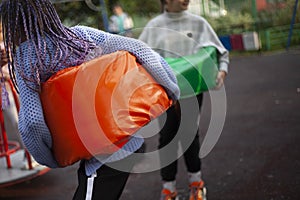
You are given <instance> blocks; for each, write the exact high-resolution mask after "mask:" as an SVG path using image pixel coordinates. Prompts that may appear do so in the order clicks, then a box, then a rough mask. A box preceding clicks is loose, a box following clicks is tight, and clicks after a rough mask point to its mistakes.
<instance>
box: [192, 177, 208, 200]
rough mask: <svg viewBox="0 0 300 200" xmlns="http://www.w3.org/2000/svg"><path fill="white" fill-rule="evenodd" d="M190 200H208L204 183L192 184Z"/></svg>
mask: <svg viewBox="0 0 300 200" xmlns="http://www.w3.org/2000/svg"><path fill="white" fill-rule="evenodd" d="M189 200H206V188H205V187H204V182H203V181H200V182H193V183H191V184H190V198H189Z"/></svg>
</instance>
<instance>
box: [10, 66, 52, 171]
mask: <svg viewBox="0 0 300 200" xmlns="http://www.w3.org/2000/svg"><path fill="white" fill-rule="evenodd" d="M24 65H26V63H24ZM25 69H26V68H25ZM16 76H17V84H18V87H19V91H20V95H19V98H20V103H21V107H20V112H19V124H18V126H19V131H20V134H21V138H22V141H23V143H24V145H25V147H26V148H27V149H28V151H29V153H30V154H31V155H32V156H33V157H34V159H35V160H36V161H37V162H38V163H40V164H42V165H46V166H48V167H51V168H56V167H58V165H57V162H56V160H55V159H54V157H53V154H52V151H51V147H52V138H51V135H50V131H49V129H48V127H47V125H46V123H45V120H44V116H43V110H42V105H41V101H40V98H39V94H38V92H35V91H34V90H32V89H30V88H29V87H27V85H26V83H25V82H24V80H23V78H22V77H20V75H19V74H18V73H16Z"/></svg>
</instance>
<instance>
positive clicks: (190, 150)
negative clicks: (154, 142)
mask: <svg viewBox="0 0 300 200" xmlns="http://www.w3.org/2000/svg"><path fill="white" fill-rule="evenodd" d="M202 99H203V95H202V94H200V95H197V99H196V98H193V99H192V98H188V99H183V100H180V101H179V103H176V104H175V105H173V106H172V107H170V108H169V109H168V110H167V112H166V120H165V123H164V126H163V128H162V129H161V131H160V138H159V146H158V148H159V149H160V151H159V152H160V162H161V164H162V165H163V166H165V165H166V164H168V163H169V164H168V165H166V166H165V167H163V168H162V169H161V171H160V173H161V177H162V180H163V181H174V180H175V179H176V174H177V159H178V155H177V151H178V145H179V144H178V143H179V142H180V144H181V146H182V149H183V150H184V153H183V156H184V161H185V164H186V167H187V170H188V172H192V173H193V172H198V171H200V169H201V160H200V158H199V151H200V141H199V134H198V128H199V127H198V124H199V118H198V117H199V112H200V110H201V105H202ZM196 107H198V108H196ZM159 122H160V124H161V125H162V123H163V120H162V119H161V118H160V119H159ZM179 127H180V128H179ZM170 142H172V143H173V142H174V145H168V144H170ZM166 145H168V147H167V149H168V150H166V151H161V148H163V147H165V146H166ZM171 161H172V162H171ZM166 162H168V163H166Z"/></svg>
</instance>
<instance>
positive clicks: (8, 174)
mask: <svg viewBox="0 0 300 200" xmlns="http://www.w3.org/2000/svg"><path fill="white" fill-rule="evenodd" d="M6 82H7V83H8V84H7V85H8V86H9V87H7V89H10V91H11V92H12V96H13V101H14V103H15V105H16V109H17V111H19V106H20V105H19V100H18V95H17V92H16V91H15V89H14V87H13V84H12V82H11V80H6ZM0 131H1V132H0V187H7V186H10V185H14V184H17V183H20V182H23V181H27V180H29V179H32V178H34V177H37V176H40V175H43V174H45V173H46V172H48V171H49V170H50V169H49V168H48V167H45V166H42V165H39V164H38V163H37V162H35V161H34V159H33V158H32V157H31V155H30V154H29V152H28V151H27V150H26V149H25V148H24V147H22V145H21V144H20V142H19V141H15V140H9V139H8V134H7V132H6V130H5V126H4V115H3V111H2V110H1V111H0ZM9 134H16V135H17V134H18V133H9Z"/></svg>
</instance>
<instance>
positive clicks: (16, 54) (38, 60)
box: [0, 0, 179, 200]
mask: <svg viewBox="0 0 300 200" xmlns="http://www.w3.org/2000/svg"><path fill="white" fill-rule="evenodd" d="M0 17H1V23H2V27H3V39H4V46H5V50H6V52H9V54H8V55H7V60H8V67H9V73H10V76H11V79H12V80H13V82H14V84H15V86H16V88H17V89H18V91H19V97H20V104H21V106H20V111H19V131H20V134H21V137H22V140H23V142H24V145H25V146H26V148H27V149H28V150H29V152H30V153H31V155H32V156H33V157H34V159H35V160H36V161H37V162H38V163H40V164H43V165H46V166H48V167H50V168H57V167H59V166H58V163H57V161H56V160H55V157H54V156H53V152H52V138H51V134H50V131H49V128H48V127H47V124H46V123H45V119H44V116H43V108H42V104H41V99H40V96H39V94H40V92H41V84H42V83H44V82H46V81H47V80H48V79H49V78H50V77H51V76H52V75H53V74H55V73H56V72H58V71H60V70H62V69H65V68H67V67H71V66H78V65H80V64H82V63H83V62H84V61H85V60H86V57H87V56H88V53H89V52H90V51H92V50H94V49H99V48H100V50H101V51H99V54H100V55H105V54H110V53H112V52H116V51H118V50H124V51H128V52H130V53H131V54H133V55H134V56H135V57H136V58H137V60H138V62H139V63H140V64H142V65H143V67H144V68H145V69H146V70H147V71H148V72H149V73H150V74H151V75H152V76H153V77H154V79H155V80H156V81H157V82H158V83H160V84H161V85H163V86H164V87H165V89H166V91H167V93H168V95H169V97H170V98H171V99H172V100H174V101H176V100H177V99H178V98H179V88H178V86H177V82H176V77H175V76H174V74H173V71H172V70H171V68H170V67H169V66H168V64H167V63H166V62H165V61H164V60H163V59H162V58H161V57H160V56H159V55H158V54H157V53H155V52H154V51H153V50H152V49H151V48H150V47H148V46H147V45H146V44H145V43H143V42H141V41H139V40H136V39H133V38H126V37H122V36H118V35H113V34H109V33H106V32H103V31H101V30H97V29H94V28H91V27H86V26H74V27H66V26H64V25H63V24H62V23H61V21H60V19H59V17H58V14H57V12H56V11H55V8H54V6H53V5H52V4H51V2H50V1H49V0H2V3H1V11H0ZM143 142H144V140H143V139H142V138H141V137H132V138H131V139H130V140H129V141H128V142H127V143H126V144H125V145H124V146H123V147H122V149H123V150H125V151H117V152H116V153H114V154H112V155H111V156H110V157H109V159H104V160H101V159H99V158H97V159H96V158H95V157H93V158H92V159H89V160H82V161H81V162H80V167H79V170H78V180H79V185H78V188H77V190H76V192H75V195H74V199H108V200H112V199H118V198H119V197H120V195H121V193H122V190H123V188H124V186H125V183H126V181H127V178H128V175H129V173H128V172H122V171H119V170H116V169H112V168H110V167H108V166H106V165H105V164H106V162H112V163H114V162H120V161H122V160H124V159H126V158H127V157H128V156H129V155H130V154H132V153H133V152H135V151H136V150H138V149H139V148H140V147H141V145H142V144H143ZM91 178H92V183H93V184H91V181H90V180H91ZM93 186H94V189H93ZM107 191H109V192H107ZM88 192H90V193H88Z"/></svg>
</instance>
